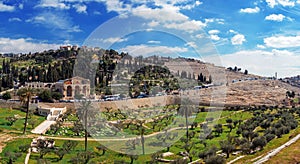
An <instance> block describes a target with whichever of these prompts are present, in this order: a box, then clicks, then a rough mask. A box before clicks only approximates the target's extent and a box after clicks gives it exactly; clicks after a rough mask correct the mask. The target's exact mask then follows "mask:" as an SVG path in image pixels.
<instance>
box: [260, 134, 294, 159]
mask: <svg viewBox="0 0 300 164" xmlns="http://www.w3.org/2000/svg"><path fill="white" fill-rule="evenodd" d="M298 139H300V134H298V135H297V136H296V137H294V138H292V139H291V140H289V141H288V142H286V143H285V144H283V145H281V146H280V147H278V148H276V149H273V150H271V151H269V152H268V154H267V155H266V156H264V157H262V158H261V159H259V160H258V161H256V162H254V164H262V163H264V162H266V161H268V160H269V159H270V158H271V157H272V156H274V155H276V154H277V153H279V152H280V151H281V150H282V149H284V148H285V147H288V146H290V145H291V144H293V143H294V142H296V141H297V140H298Z"/></svg>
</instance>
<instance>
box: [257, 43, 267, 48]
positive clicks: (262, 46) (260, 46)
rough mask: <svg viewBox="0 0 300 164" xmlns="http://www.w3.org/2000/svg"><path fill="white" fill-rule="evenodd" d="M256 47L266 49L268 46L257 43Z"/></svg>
mask: <svg viewBox="0 0 300 164" xmlns="http://www.w3.org/2000/svg"><path fill="white" fill-rule="evenodd" d="M256 47H257V48H260V49H265V48H266V46H264V45H261V44H258V45H256Z"/></svg>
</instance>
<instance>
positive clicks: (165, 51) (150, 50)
mask: <svg viewBox="0 0 300 164" xmlns="http://www.w3.org/2000/svg"><path fill="white" fill-rule="evenodd" d="M120 51H122V52H128V53H129V54H130V55H134V56H139V55H142V56H149V55H155V54H160V55H174V54H175V55H176V54H177V53H183V52H187V51H188V49H187V48H183V47H168V46H148V45H143V44H142V45H133V46H127V47H125V48H122V49H120ZM177 56H178V54H177Z"/></svg>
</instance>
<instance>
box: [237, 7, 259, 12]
mask: <svg viewBox="0 0 300 164" xmlns="http://www.w3.org/2000/svg"><path fill="white" fill-rule="evenodd" d="M259 11H260V8H259V7H257V6H256V7H255V8H245V9H241V10H240V12H241V13H249V14H252V13H258V12H259Z"/></svg>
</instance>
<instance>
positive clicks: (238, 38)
mask: <svg viewBox="0 0 300 164" xmlns="http://www.w3.org/2000/svg"><path fill="white" fill-rule="evenodd" d="M245 41H246V39H245V36H244V35H242V34H236V35H234V36H233V37H232V38H231V43H232V44H233V45H242V44H243V42H245Z"/></svg>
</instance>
